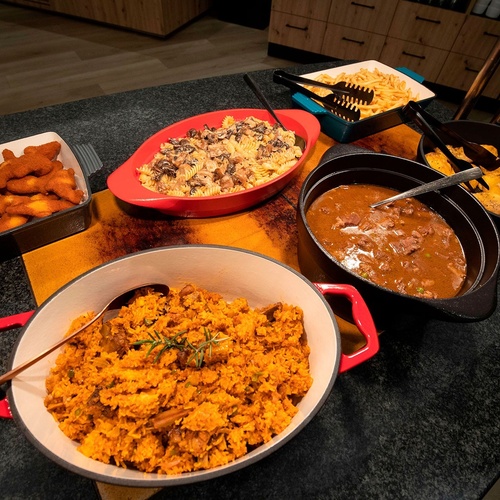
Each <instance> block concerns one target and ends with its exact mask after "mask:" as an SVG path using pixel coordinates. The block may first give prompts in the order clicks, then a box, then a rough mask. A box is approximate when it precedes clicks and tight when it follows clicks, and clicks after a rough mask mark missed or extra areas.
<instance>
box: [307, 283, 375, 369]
mask: <svg viewBox="0 0 500 500" xmlns="http://www.w3.org/2000/svg"><path fill="white" fill-rule="evenodd" d="M314 285H315V286H316V288H317V289H318V290H319V291H320V292H321V293H322V294H323V295H343V296H344V297H346V298H347V299H349V301H350V302H351V304H352V316H353V319H354V322H355V323H356V326H357V327H358V329H359V331H360V332H361V334H362V335H363V337H364V338H365V340H366V344H365V345H364V346H363V347H361V348H360V349H358V350H357V351H356V352H354V353H352V354H343V353H341V356H340V367H339V373H343V372H345V371H347V370H350V369H351V368H354V367H355V366H357V365H359V364H361V363H363V362H365V361H366V360H368V359H370V358H371V357H372V356H375V354H377V352H378V350H379V340H378V333H377V329H376V328H375V323H374V322H373V318H372V315H371V314H370V311H369V309H368V306H367V305H366V302H365V301H364V299H363V297H361V295H360V293H359V292H358V291H357V290H356V288H354V287H353V286H351V285H346V284H341V285H335V284H332V283H314Z"/></svg>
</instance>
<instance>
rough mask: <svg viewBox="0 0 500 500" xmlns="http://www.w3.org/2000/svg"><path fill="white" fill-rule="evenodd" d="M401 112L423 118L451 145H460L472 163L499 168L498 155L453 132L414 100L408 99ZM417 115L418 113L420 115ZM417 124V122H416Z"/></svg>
mask: <svg viewBox="0 0 500 500" xmlns="http://www.w3.org/2000/svg"><path fill="white" fill-rule="evenodd" d="M403 112H404V113H406V114H407V115H408V116H410V117H411V118H412V119H413V118H416V119H417V120H418V119H419V118H420V119H421V120H425V122H427V126H428V127H431V128H432V129H433V130H437V131H438V132H440V133H441V135H442V136H445V137H446V138H447V140H450V142H452V143H454V144H453V145H458V146H462V148H463V150H464V153H465V154H466V156H467V157H469V158H470V159H471V160H472V163H474V165H477V166H479V167H483V168H484V169H486V170H496V169H497V168H500V158H499V157H497V156H495V155H494V154H493V153H492V152H491V151H488V150H487V149H486V148H484V147H483V146H481V144H478V143H477V142H473V141H469V140H468V139H465V138H464V137H463V136H462V135H460V134H459V133H457V132H455V130H453V129H451V128H450V127H448V126H447V125H446V124H445V123H442V122H440V121H439V120H438V119H437V118H434V116H432V115H431V114H430V113H428V112H427V111H425V109H423V108H422V106H420V105H419V104H418V103H416V102H415V101H410V102H409V103H408V104H407V105H406V106H405V107H404V108H403ZM418 115H420V117H419V116H418ZM417 125H419V124H418V123H417ZM419 126H420V125H419ZM424 126H425V124H424ZM422 130H423V129H422Z"/></svg>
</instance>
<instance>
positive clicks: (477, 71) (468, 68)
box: [465, 66, 479, 73]
mask: <svg viewBox="0 0 500 500" xmlns="http://www.w3.org/2000/svg"><path fill="white" fill-rule="evenodd" d="M465 71H470V72H471V73H479V70H477V69H474V68H471V67H469V66H465Z"/></svg>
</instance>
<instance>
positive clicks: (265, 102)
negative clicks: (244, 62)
mask: <svg viewBox="0 0 500 500" xmlns="http://www.w3.org/2000/svg"><path fill="white" fill-rule="evenodd" d="M243 80H245V83H246V84H247V85H248V86H249V87H250V89H251V90H252V91H253V93H254V94H255V95H256V96H257V98H258V99H259V101H260V102H261V103H262V104H263V105H264V107H265V108H266V109H267V110H268V111H269V113H271V116H272V117H273V118H274V119H275V120H276V122H277V123H279V125H280V126H281V127H282V128H283V129H285V130H288V129H287V128H286V127H285V126H284V125H283V123H281V120H280V119H279V118H278V117H277V116H276V113H275V112H274V109H273V108H272V106H271V103H270V102H269V101H268V100H267V98H266V96H265V95H264V93H263V92H262V90H260V88H259V87H258V85H257V84H256V83H255V81H254V80H253V78H252V77H251V76H250V75H249V74H248V73H245V74H244V75H243ZM295 145H296V146H298V147H299V148H300V150H301V151H304V150H305V149H306V141H305V139H304V138H303V137H301V136H300V135H297V134H295Z"/></svg>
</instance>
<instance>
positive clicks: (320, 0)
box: [271, 0, 331, 21]
mask: <svg viewBox="0 0 500 500" xmlns="http://www.w3.org/2000/svg"><path fill="white" fill-rule="evenodd" d="M330 3H331V0H309V1H308V2H304V0H273V3H272V7H271V9H272V10H277V11H278V12H286V13H287V14H294V15H296V16H302V17H307V18H309V19H318V20H319V21H326V20H327V18H328V12H330Z"/></svg>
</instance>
